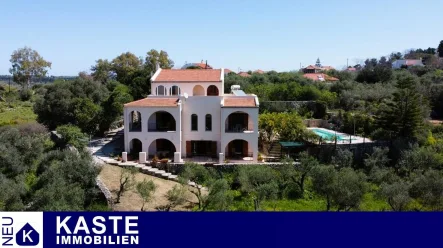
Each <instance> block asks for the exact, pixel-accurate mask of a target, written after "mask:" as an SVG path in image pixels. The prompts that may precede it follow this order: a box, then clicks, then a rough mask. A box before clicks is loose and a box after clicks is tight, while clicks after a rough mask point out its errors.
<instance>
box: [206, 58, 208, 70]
mask: <svg viewBox="0 0 443 248" xmlns="http://www.w3.org/2000/svg"><path fill="white" fill-rule="evenodd" d="M205 69H208V61H207V60H206V66H205Z"/></svg>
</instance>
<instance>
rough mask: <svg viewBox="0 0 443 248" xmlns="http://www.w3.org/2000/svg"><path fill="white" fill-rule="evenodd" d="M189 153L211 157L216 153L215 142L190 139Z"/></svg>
mask: <svg viewBox="0 0 443 248" xmlns="http://www.w3.org/2000/svg"><path fill="white" fill-rule="evenodd" d="M190 143H191V144H190V145H191V154H192V156H208V157H212V156H215V154H216V152H217V151H216V149H217V142H216V141H207V140H198V141H197V140H192V141H191V142H190Z"/></svg>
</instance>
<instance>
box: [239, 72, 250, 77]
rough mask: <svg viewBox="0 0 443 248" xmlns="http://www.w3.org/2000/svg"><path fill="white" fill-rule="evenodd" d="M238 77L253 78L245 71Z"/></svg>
mask: <svg viewBox="0 0 443 248" xmlns="http://www.w3.org/2000/svg"><path fill="white" fill-rule="evenodd" d="M238 75H239V76H242V77H250V76H251V75H249V74H248V73H247V72H243V71H242V72H239V73H238Z"/></svg>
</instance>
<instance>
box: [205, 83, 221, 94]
mask: <svg viewBox="0 0 443 248" xmlns="http://www.w3.org/2000/svg"><path fill="white" fill-rule="evenodd" d="M206 95H207V96H218V88H217V86H215V85H210V86H209V87H208V90H207V94H206Z"/></svg>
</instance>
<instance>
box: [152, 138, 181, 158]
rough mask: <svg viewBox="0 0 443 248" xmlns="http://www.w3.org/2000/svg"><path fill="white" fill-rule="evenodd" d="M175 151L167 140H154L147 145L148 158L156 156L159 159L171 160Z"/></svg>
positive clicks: (172, 144) (173, 146)
mask: <svg viewBox="0 0 443 248" xmlns="http://www.w3.org/2000/svg"><path fill="white" fill-rule="evenodd" d="M176 151H177V150H176V149H175V145H174V143H172V142H171V141H169V140H167V139H156V140H154V141H152V142H151V144H150V145H149V149H148V156H149V157H150V158H153V157H154V156H157V157H158V158H159V159H163V158H169V159H173V158H174V152H176Z"/></svg>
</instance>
